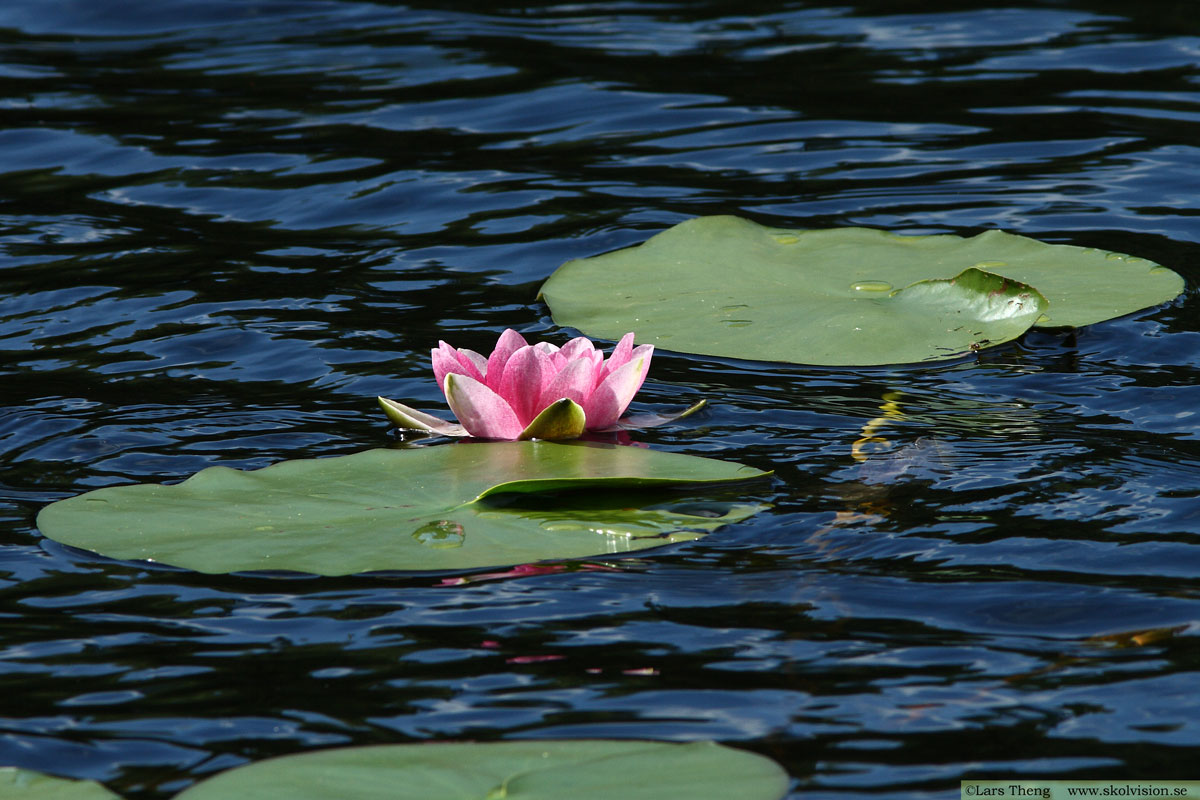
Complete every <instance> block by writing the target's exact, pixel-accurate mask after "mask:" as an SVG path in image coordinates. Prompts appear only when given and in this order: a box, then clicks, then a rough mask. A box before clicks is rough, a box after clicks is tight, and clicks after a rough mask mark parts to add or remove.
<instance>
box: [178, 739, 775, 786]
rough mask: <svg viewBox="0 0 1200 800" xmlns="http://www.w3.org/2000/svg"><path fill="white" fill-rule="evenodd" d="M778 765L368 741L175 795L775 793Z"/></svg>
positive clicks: (712, 754) (681, 753) (517, 744)
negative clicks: (372, 743) (390, 743)
mask: <svg viewBox="0 0 1200 800" xmlns="http://www.w3.org/2000/svg"><path fill="white" fill-rule="evenodd" d="M787 787H788V778H787V774H786V773H785V772H784V771H783V769H782V768H781V767H780V766H779V765H778V764H776V763H775V762H774V761H771V760H770V759H767V758H764V757H763V756H759V755H755V754H753V753H747V752H745V751H742V750H735V749H733V748H730V747H724V746H722V745H718V744H715V743H713V742H688V743H685V744H674V743H668V742H646V741H636V740H627V741H611V740H603V739H576V740H551V741H511V742H487V743H470V742H465V743H433V744H409V745H377V746H369V747H346V748H337V749H333V750H321V751H317V752H314V753H303V754H299V755H292V756H283V757H280V758H272V759H268V760H266V761H259V762H257V763H254V764H249V765H247V766H244V767H238V768H236V769H232V770H229V771H228V772H223V773H220V774H219V775H216V776H215V777H212V778H209V779H208V780H205V781H203V782H201V783H198V784H196V785H195V786H193V787H192V788H190V789H187V790H185V791H184V792H182V793H181V794H179V795H177V800H228V799H229V798H231V797H236V798H239V799H240V800H385V799H386V800H441V799H442V798H447V799H448V798H456V800H457V799H459V798H461V800H487V799H488V798H497V799H498V798H505V800H562V799H563V798H571V800H676V799H678V800H683V798H687V800H727V798H730V797H737V798H738V799H739V800H779V798H781V797H783V796H784V794H785V793H786V792H787Z"/></svg>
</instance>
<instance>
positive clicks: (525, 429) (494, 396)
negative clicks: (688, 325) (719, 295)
mask: <svg viewBox="0 0 1200 800" xmlns="http://www.w3.org/2000/svg"><path fill="white" fill-rule="evenodd" d="M653 354H654V346H653V345H648V344H644V345H640V346H638V347H634V346H633V334H632V333H627V334H625V336H623V337H622V338H621V341H620V342H618V343H617V346H616V347H615V348H614V349H613V351H612V354H611V355H610V356H609V357H608V358H607V359H606V358H604V354H603V353H601V352H600V351H598V350H597V349H596V348H595V346H594V345H593V344H592V343H591V342H590V341H588V339H587V338H585V337H582V336H581V337H579V338H577V339H572V340H571V341H569V342H567V343H566V344H565V345H563V346H562V347H561V348H560V347H556V346H555V345H552V344H550V343H548V342H538V343H537V344H533V345H531V344H529V343H528V342H526V341H525V338H524V337H523V336H521V334H519V333H517V332H516V331H514V330H512V329H509V330H506V331H505V332H504V333H502V334H501V335H500V339H499V340H498V341H497V342H496V349H495V350H493V351H492V353H491V354H490V355H488V356H483V355H481V354H480V353H476V352H474V351H473V350H468V349H466V348H459V349H455V348H453V347H451V346H450V345H448V344H446V343H445V342H439V343H438V347H437V349H436V350H433V351H432V356H433V374H434V377H435V378H437V382H438V385H439V386H441V387H442V391H443V392H444V393H445V395H446V401H447V402H448V403H449V404H450V408H451V410H453V411H454V413H455V415H456V416H457V417H458V420H459V422H460V423H461V425H454V424H453V423H448V422H445V421H444V420H440V419H438V418H437V417H433V416H430V415H428V414H423V413H421V412H419V411H415V410H414V409H410V408H408V407H407V406H404V405H402V404H400V403H397V402H395V401H393V400H385V399H384V398H380V401H379V402H380V405H382V406H383V410H384V412H385V413H387V415H388V417H389V418H390V419H391V420H392V422H393V423H395V424H396V425H398V426H400V427H407V428H417V429H420V430H426V431H430V432H433V433H441V434H444V435H451V436H455V435H457V436H461V435H470V436H477V437H480V438H485V439H573V438H575V437H578V436H579V435H581V434H582V433H583V432H584V431H585V430H587V431H598V430H604V429H610V428H613V427H614V426H617V424H618V421H619V419H620V416H621V414H622V412H624V411H625V409H626V407H628V405H629V403H630V402H631V401H632V400H633V396H634V395H635V394H637V392H638V389H640V388H641V387H642V383H643V382H644V381H645V380H646V372H647V371H648V370H649V368H650V358H651V356H652V355H653Z"/></svg>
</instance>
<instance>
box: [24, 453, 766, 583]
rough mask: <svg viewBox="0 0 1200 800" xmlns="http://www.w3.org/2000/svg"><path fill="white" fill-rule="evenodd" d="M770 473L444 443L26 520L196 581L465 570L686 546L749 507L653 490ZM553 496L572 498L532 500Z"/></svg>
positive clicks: (115, 495)
mask: <svg viewBox="0 0 1200 800" xmlns="http://www.w3.org/2000/svg"><path fill="white" fill-rule="evenodd" d="M767 474H769V473H766V472H763V471H761V470H757V469H754V468H751V467H746V466H742V465H740V464H732V463H729V462H725V461H717V460H715V459H708V458H699V457H697V456H688V455H683V454H679V453H664V452H658V451H652V450H647V449H644V448H639V447H621V446H616V445H606V444H594V443H582V442H580V443H571V444H558V443H553V442H540V441H538V442H491V443H455V444H450V445H443V446H439V447H419V448H413V449H406V450H369V451H366V452H363V453H357V454H355V455H350V456H340V457H336V458H320V459H306V460H298V461H285V462H282V463H279V464H275V465H272V466H269V467H266V468H264V469H260V470H256V471H252V472H244V471H240V470H234V469H229V468H228V467H209V468H208V469H205V470H202V471H200V472H198V473H196V474H195V475H193V476H192V477H190V478H188V479H187V480H185V481H183V482H182V483H179V484H175V485H171V486H164V485H161V484H139V485H134V486H116V487H109V488H105V489H97V490H95V491H92V492H88V493H86V494H83V495H79V496H77V497H72V498H69V499H66V500H60V501H59V502H57V503H52V504H50V505H49V506H46V507H45V508H43V509H42V511H41V513H40V514H39V515H38V519H37V524H38V528H39V529H40V530H41V531H42V533H43V534H45V535H46V536H48V537H49V538H51V539H53V540H55V541H57V542H62V543H63V544H67V545H71V546H74V547H80V548H83V549H85V550H92V551H94V552H97V553H100V554H102V555H105V556H109V557H111V558H118V559H142V560H148V561H157V562H161V563H164V564H171V565H174V566H179V567H186V568H188V569H193V570H197V571H199V572H209V573H222V572H239V571H247V570H293V571H298V572H309V573H316V574H319V575H348V574H352V573H357V572H367V571H376V570H444V569H469V568H475V567H485V566H502V565H511V564H521V563H526V562H530V561H539V560H543V559H551V558H553V559H565V558H582V557H586V556H594V555H611V554H615V553H626V552H630V551H634V550H643V549H645V548H649V547H656V546H659V545H663V544H668V543H671V542H678V541H686V540H688V539H695V538H697V537H699V536H701V535H703V534H704V533H706V532H708V531H712V530H715V529H716V528H719V527H720V526H722V525H725V524H728V523H731V522H738V521H740V520H743V519H746V518H747V517H749V516H750V515H752V514H754V513H755V512H757V511H758V510H760V508H761V506H759V505H749V504H731V503H727V504H721V505H720V506H711V505H710V506H703V507H701V508H699V510H698V511H696V512H695V513H693V512H692V511H691V510H689V507H688V506H687V505H686V504H684V503H683V502H682V501H679V502H675V503H669V502H668V503H666V504H663V503H662V501H663V500H664V499H669V498H664V497H663V496H662V493H661V490H662V489H664V488H669V487H677V486H681V485H693V484H700V485H712V484H717V485H719V484H723V483H727V482H730V481H740V480H745V479H748V478H757V477H761V476H764V475H767ZM651 489H653V490H657V491H656V492H655V494H654V497H653V499H652V500H647V498H646V497H645V495H644V490H651ZM583 490H586V491H583ZM564 491H572V492H573V493H572V494H570V495H564V496H562V497H557V498H546V497H544V496H543V495H546V494H547V493H558V492H564ZM634 500H638V501H641V502H642V504H643V505H642V506H635V505H634V503H633V501H634Z"/></svg>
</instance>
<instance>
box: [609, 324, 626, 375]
mask: <svg viewBox="0 0 1200 800" xmlns="http://www.w3.org/2000/svg"><path fill="white" fill-rule="evenodd" d="M632 354H633V332H632V331H630V332H629V333H627V334H625V335H624V336H622V337H621V341H619V342H617V346H616V347H614V348H613V351H612V355H610V356H609V357H608V361H606V362H604V374H605V376H608V375H611V374H613V373H614V372H616V371H617V370H618V369H620V368H621V367H623V366H625V365H626V364H628V363H629V359H630V357H631V356H632Z"/></svg>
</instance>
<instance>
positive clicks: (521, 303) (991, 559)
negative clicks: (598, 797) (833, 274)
mask: <svg viewBox="0 0 1200 800" xmlns="http://www.w3.org/2000/svg"><path fill="white" fill-rule="evenodd" d="M118 5H119V6H120V8H117V6H118ZM920 7H921V9H923V10H921V11H919V12H916V11H912V10H911V9H914V8H916V6H915V5H913V4H894V3H883V2H874V1H872V0H858V2H850V3H841V4H838V5H821V4H817V3H807V2H792V3H746V2H740V3H732V2H722V1H718V0H710V1H706V2H688V3H683V2H660V3H653V4H651V3H644V4H639V3H579V4H569V5H567V4H556V3H526V4H521V5H511V6H505V5H497V4H493V3H473V2H451V3H425V4H422V3H411V4H408V5H400V4H397V3H393V2H383V1H382V0H381V2H376V3H370V2H360V1H358V0H302V1H301V2H272V1H271V0H267V1H266V2H252V3H248V2H242V1H241V0H237V1H236V2H235V0H179V1H178V2H172V3H161V2H153V1H152V0H133V2H126V3H120V4H103V3H99V4H97V3H91V2H82V1H81V0H9V1H8V2H6V3H5V4H4V6H3V8H0V48H2V49H3V54H4V55H3V58H2V59H0V106H2V107H3V115H2V116H0V173H2V176H0V179H2V185H3V187H4V190H3V192H0V397H2V398H3V401H4V402H3V405H2V407H0V592H2V593H3V604H2V605H0V614H2V615H3V617H4V625H3V633H2V634H0V681H2V684H0V685H2V686H3V689H4V691H3V696H4V698H5V699H4V701H3V703H2V704H0V763H8V764H15V765H18V766H22V767H28V768H33V769H42V770H46V771H50V772H53V773H55V774H60V775H67V776H71V777H86V778H95V779H99V780H102V781H105V782H106V783H107V784H108V785H109V786H110V787H111V788H112V789H114V790H115V791H118V792H120V793H122V794H124V795H125V796H128V797H130V798H136V797H145V798H167V797H170V796H172V795H173V794H174V793H175V792H177V791H179V790H180V789H182V788H184V787H186V786H187V785H189V784H191V783H192V782H194V781H195V780H198V779H200V778H202V777H204V776H206V775H209V774H212V773H214V772H216V771H219V770H221V769H225V768H228V767H231V766H235V765H237V764H241V763H245V762H247V761H252V760H258V759H262V758H264V757H268V756H271V755H276V754H284V753H295V752H301V751H304V750H309V749H316V748H322V747H329V746H334V745H342V744H372V743H393V742H409V741H428V740H434V739H450V740H466V739H475V740H492V739H519V738H533V737H569V738H579V737H594V736H602V737H650V738H661V739H668V740H675V741H684V740H692V739H716V740H719V741H722V742H725V743H728V744H731V745H734V746H738V747H744V748H747V749H750V750H753V751H757V752H761V753H764V754H767V755H769V756H771V757H773V758H775V759H777V760H778V761H780V762H781V763H782V764H783V765H784V766H785V767H786V768H787V769H788V771H789V772H790V774H791V776H792V796H793V797H796V798H799V797H853V796H861V795H864V794H868V793H869V794H870V795H871V796H874V797H918V796H920V797H927V796H930V795H931V794H932V795H935V796H939V797H947V798H949V797H957V793H958V783H957V782H958V781H959V780H960V779H963V778H970V777H983V778H1004V777H1009V776H1018V775H1019V776H1043V777H1057V778H1064V777H1076V778H1171V777H1174V778H1196V777H1197V775H1196V773H1195V764H1196V763H1200V701H1198V700H1197V697H1198V696H1200V694H1198V693H1197V691H1196V690H1197V686H1198V684H1200V674H1198V673H1200V646H1198V645H1197V642H1198V641H1200V388H1197V387H1198V386H1200V323H1198V322H1197V320H1198V319H1200V317H1198V315H1197V298H1196V294H1195V291H1194V288H1193V287H1194V286H1195V285H1196V281H1197V279H1198V278H1200V270H1198V269H1197V259H1196V253H1197V251H1198V249H1197V245H1198V244H1200V224H1198V219H1200V194H1198V193H1197V191H1196V187H1197V186H1200V145H1198V144H1197V143H1198V142H1200V66H1198V64H1200V25H1197V23H1196V21H1195V13H1194V11H1195V9H1194V8H1193V6H1192V4H1191V3H1186V2H1159V3H1143V4H1129V3H1113V2H1106V1H1105V0H1059V1H1058V2H1049V1H1046V2H1039V1H1038V0H1029V1H1028V2H1022V3H1020V4H1014V5H1007V6H1006V5H998V4H997V5H986V4H978V3H970V4H963V3H951V2H940V1H938V2H928V3H923V4H920ZM898 9H906V10H902V11H901V10H898ZM715 213H734V214H740V215H743V216H746V217H749V218H752V219H755V220H757V221H760V222H763V223H766V224H772V225H779V226H788V227H823V226H836V225H868V226H877V227H882V228H886V229H889V230H894V231H899V232H907V233H927V232H954V233H960V234H973V233H976V232H979V231H981V230H984V229H988V228H995V227H1000V228H1004V229H1006V230H1010V231H1014V232H1018V233H1023V234H1027V235H1031V236H1036V237H1038V238H1041V239H1044V240H1046V241H1051V242H1066V243H1072V244H1078V245H1084V246H1090V247H1101V248H1106V249H1112V250H1118V251H1122V252H1132V253H1136V254H1138V255H1140V256H1143V257H1146V258H1149V259H1152V260H1155V261H1158V262H1160V263H1163V264H1166V265H1168V266H1170V267H1172V268H1174V269H1176V270H1178V271H1180V272H1181V273H1183V274H1184V275H1185V276H1186V277H1187V279H1188V282H1189V291H1188V293H1187V294H1186V295H1185V296H1184V297H1182V298H1180V299H1179V300H1177V301H1175V302H1173V303H1170V304H1168V305H1166V306H1164V307H1161V308H1156V309H1150V310H1147V311H1145V312H1141V313H1138V314H1135V315H1132V316H1130V317H1127V318H1124V319H1120V320H1115V321H1112V322H1107V323H1103V324H1100V325H1096V326H1093V327H1091V328H1088V329H1084V330H1080V331H1075V332H1069V333H1060V332H1035V333H1030V334H1028V335H1027V336H1025V337H1024V338H1023V339H1022V340H1020V341H1019V342H1017V343H1014V344H1012V345H1010V346H1006V347H1004V348H1000V349H996V350H990V351H986V352H984V353H981V354H979V355H978V357H976V358H972V359H970V360H966V361H962V362H955V363H947V364H943V365H941V366H938V367H923V368H912V367H897V368H875V369H816V368H806V367H799V366H787V365H775V364H758V363H749V362H734V361H724V360H720V359H708V358H703V357H694V356H687V355H680V354H673V353H667V352H660V353H659V354H658V355H656V358H655V365H654V366H655V368H654V370H653V372H652V374H651V379H650V380H649V382H648V383H647V385H646V388H645V390H644V391H643V393H642V395H640V397H639V400H638V403H637V405H638V407H639V408H640V409H641V410H655V409H660V408H666V407H669V406H674V405H676V404H677V403H678V402H679V401H680V398H681V397H682V398H699V397H708V398H709V399H710V403H711V405H710V408H709V410H707V411H706V412H705V413H704V414H703V415H701V416H699V417H698V418H694V419H692V420H689V421H688V423H687V424H677V425H674V426H668V427H665V428H661V429H658V430H655V431H651V432H647V433H645V434H644V435H640V438H641V440H642V441H645V442H647V443H648V444H650V445H651V446H653V447H656V448H659V449H663V450H671V451H676V452H681V453H691V454H696V455H705V456H715V457H720V458H726V459H729V460H735V461H740V462H744V463H748V464H752V465H754V466H756V467H760V468H771V469H774V470H776V476H777V477H776V480H775V481H774V482H773V483H769V484H762V485H759V486H757V487H755V488H753V489H751V490H750V495H751V498H752V499H755V500H759V501H763V502H769V503H772V504H774V507H773V509H772V510H771V511H769V512H767V513H763V514H760V515H758V516H756V517H754V518H752V519H751V520H749V521H747V522H746V523H743V524H740V525H737V526H733V527H730V528H728V529H725V530H722V531H720V532H718V533H716V534H713V535H711V536H709V537H707V538H705V539H703V540H701V541H698V542H694V543H688V544H683V545H678V546H674V547H671V548H668V549H665V550H660V551H655V552H650V553H643V554H639V556H638V557H636V558H628V559H613V560H602V561H597V562H596V564H594V565H593V566H596V565H598V566H601V567H603V568H601V569H585V568H583V569H571V570H568V571H563V572H556V573H547V574H540V575H539V574H530V575H525V576H522V577H504V576H500V575H495V574H488V573H484V574H467V575H451V576H446V575H400V574H394V575H383V576H360V577H356V578H339V579H317V578H311V577H290V578H289V577H269V576H224V577H214V576H202V575H196V574H192V573H189V572H186V571H181V570H175V569H169V568H162V567H156V566H153V565H146V564H137V563H120V562H113V561H108V560H104V559H101V558H98V557H93V556H90V555H88V554H86V553H81V552H77V551H72V550H69V549H67V548H64V547H61V546H58V545H56V544H54V543H53V542H49V541H47V540H45V539H44V538H43V537H41V535H40V534H39V533H38V532H37V530H36V529H35V527H34V522H33V521H34V516H35V514H36V513H37V510H38V509H39V508H40V507H41V506H43V505H44V504H46V503H48V502H51V501H53V500H56V499H60V498H63V497H67V496H70V495H72V494H76V493H79V492H81V491H85V490H87V489H91V488H96V487H100V486H106V485H114V484H123V483H130V482H145V481H173V480H178V479H181V478H183V477H185V476H187V475H189V474H191V473H193V472H195V471H197V470H199V469H203V468H204V467H207V466H212V465H215V464H221V465H225V466H232V467H240V468H256V467H262V466H266V465H268V464H271V463H274V462H277V461H280V460H283V459H292V458H301V457H311V456H314V455H330V454H342V453H351V452H356V451H359V450H363V449H367V448H371V447H378V446H401V445H399V444H398V443H397V442H396V441H395V440H394V439H393V438H392V437H391V435H390V434H389V432H388V431H387V428H386V426H385V425H384V424H383V422H382V420H381V418H380V417H379V416H378V414H377V413H376V412H375V410H374V408H373V403H372V398H373V397H374V396H375V395H377V394H385V395H388V396H391V397H395V398H397V399H400V400H402V401H404V402H408V403H411V404H413V405H417V406H418V407H423V408H427V409H429V410H431V411H436V410H438V409H439V407H440V405H441V404H440V403H439V401H438V396H439V392H438V390H437V387H436V386H434V384H433V382H432V380H431V379H430V375H429V370H428V366H427V353H428V349H429V347H430V346H431V345H432V344H433V343H435V342H436V341H437V340H438V339H439V338H444V339H447V340H449V341H451V342H453V343H455V344H458V345H465V346H469V347H474V348H476V349H485V348H487V347H488V346H489V344H490V343H491V341H492V340H493V339H494V337H495V336H496V335H497V334H498V333H499V332H500V331H501V330H503V329H504V328H505V327H508V326H512V327H516V328H519V329H520V330H522V331H525V332H528V333H531V334H533V335H535V336H545V337H548V338H551V339H553V340H556V341H561V340H562V339H563V338H565V337H566V336H568V335H569V334H570V332H568V331H562V330H559V329H558V328H556V327H555V326H554V325H553V324H552V322H551V321H550V318H549V315H548V313H547V310H546V309H545V307H544V306H542V305H540V304H539V303H538V302H536V300H535V295H536V290H537V287H538V285H539V284H540V282H541V281H542V280H544V279H545V278H546V277H547V276H548V275H549V274H550V272H551V271H553V269H554V268H555V267H557V266H558V265H559V264H560V263H562V262H563V261H565V260H567V259H569V258H575V257H581V256H587V255H592V254H596V253H600V252H604V251H607V250H611V249H614V248H617V247H621V246H624V245H628V244H632V243H635V242H638V241H640V240H642V239H644V238H646V237H647V236H649V235H651V234H653V233H654V232H657V231H659V230H662V229H663V228H665V227H667V226H668V225H671V224H673V223H676V222H679V221H681V220H683V219H687V218H689V217H692V216H696V215H702V214H715ZM897 392H898V393H900V395H899V396H900V398H901V399H900V403H901V407H902V409H903V417H902V418H900V419H897V420H895V421H894V422H893V423H892V424H891V425H890V426H889V427H888V428H887V430H886V436H887V438H888V440H889V444H888V445H887V446H885V447H883V448H882V449H881V451H880V452H877V453H875V454H874V455H873V456H872V457H871V458H870V459H869V460H868V461H867V462H865V463H863V464H860V463H858V462H856V461H854V460H853V459H852V458H851V457H850V445H851V443H852V442H853V441H854V440H855V439H856V438H858V436H859V435H860V430H861V428H862V426H863V425H864V424H865V423H866V422H867V421H868V420H869V419H871V418H872V417H874V416H876V415H878V414H879V409H880V406H881V405H882V404H883V403H884V402H885V396H892V395H891V393H897ZM464 579H465V580H464Z"/></svg>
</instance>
